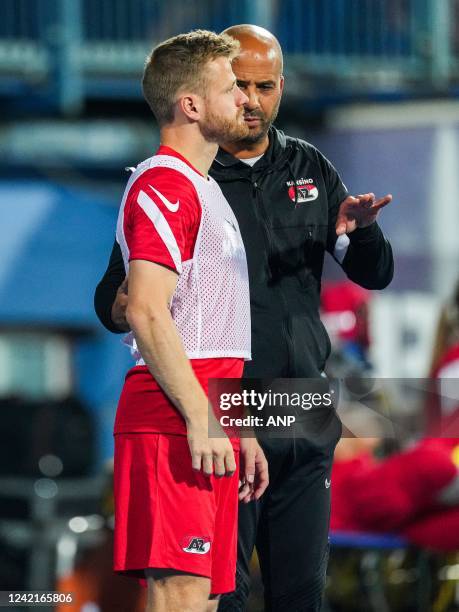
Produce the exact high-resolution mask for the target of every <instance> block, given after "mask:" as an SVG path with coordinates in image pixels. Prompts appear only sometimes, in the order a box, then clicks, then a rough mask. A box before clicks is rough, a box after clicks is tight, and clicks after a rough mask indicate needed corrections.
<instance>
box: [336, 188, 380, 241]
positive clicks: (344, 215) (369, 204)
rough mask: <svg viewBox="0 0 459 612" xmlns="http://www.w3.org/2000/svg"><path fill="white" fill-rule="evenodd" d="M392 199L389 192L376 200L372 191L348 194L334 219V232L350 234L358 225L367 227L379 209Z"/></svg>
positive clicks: (374, 219)
mask: <svg viewBox="0 0 459 612" xmlns="http://www.w3.org/2000/svg"><path fill="white" fill-rule="evenodd" d="M391 201H392V196H391V195H390V194H388V195H386V196H384V197H383V198H380V199H379V200H376V196H375V194H374V193H364V194H362V195H359V196H357V197H354V196H348V197H347V198H346V199H345V200H343V202H341V204H340V207H339V211H338V218H337V220H336V234H337V235H338V236H341V235H342V234H350V233H351V232H353V231H354V230H355V229H357V228H358V227H368V226H369V225H371V224H372V223H373V222H374V221H376V217H377V216H378V213H379V211H380V210H381V208H384V206H387V205H388V204H389V202H391Z"/></svg>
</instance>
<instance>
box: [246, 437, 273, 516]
mask: <svg viewBox="0 0 459 612" xmlns="http://www.w3.org/2000/svg"><path fill="white" fill-rule="evenodd" d="M240 443H241V450H240V454H241V466H240V470H239V474H240V476H239V478H240V482H241V484H240V487H239V501H243V502H245V503H246V504H247V503H248V502H250V501H253V500H255V499H260V497H261V496H262V495H263V493H264V492H265V490H266V487H267V486H268V484H269V476H268V462H267V461H266V457H265V454H264V452H263V451H262V449H261V446H260V445H259V444H258V442H257V440H256V438H255V437H253V438H241V439H240Z"/></svg>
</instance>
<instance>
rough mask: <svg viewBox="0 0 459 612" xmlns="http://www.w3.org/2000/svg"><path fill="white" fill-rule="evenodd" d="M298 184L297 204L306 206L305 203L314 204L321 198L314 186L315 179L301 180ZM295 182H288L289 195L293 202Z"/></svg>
mask: <svg viewBox="0 0 459 612" xmlns="http://www.w3.org/2000/svg"><path fill="white" fill-rule="evenodd" d="M295 183H296V202H297V204H304V203H305V202H312V201H313V200H317V198H318V197H319V190H318V189H317V187H316V186H315V185H314V179H311V178H308V179H304V178H300V179H298V180H297V181H295ZM295 183H294V182H293V181H287V187H288V195H289V196H290V199H291V200H292V202H295V187H294V184H295Z"/></svg>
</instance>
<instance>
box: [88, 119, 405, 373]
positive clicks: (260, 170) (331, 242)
mask: <svg viewBox="0 0 459 612" xmlns="http://www.w3.org/2000/svg"><path fill="white" fill-rule="evenodd" d="M269 141H270V145H269V148H268V150H267V151H266V153H265V154H264V155H263V157H262V158H261V159H260V160H258V162H257V163H256V164H255V165H254V166H253V167H250V166H248V165H247V164H245V163H243V162H241V161H239V160H238V159H236V158H235V157H233V156H232V155H230V154H228V153H226V152H225V151H223V150H221V149H220V150H219V152H218V154H217V157H216V159H215V161H214V163H213V164H212V168H211V170H210V174H211V175H212V176H213V177H214V178H215V180H216V181H217V182H218V183H219V185H220V187H221V189H222V191H223V193H224V194H225V197H226V198H227V200H228V202H229V203H230V205H231V208H232V209H233V210H234V213H235V215H236V217H237V219H238V222H239V227H240V230H241V234H242V238H243V240H244V244H245V249H246V253H247V263H248V268H249V279H250V295H251V309H252V361H251V362H247V364H246V367H245V370H244V375H245V376H249V377H260V378H261V377H264V378H267V377H269V378H270V377H285V378H288V377H305V378H306V377H317V376H319V375H320V372H321V371H322V370H323V369H324V366H325V361H326V359H327V357H328V355H329V352H330V340H329V338H328V335H327V333H326V331H325V328H324V326H323V325H322V323H321V321H320V318H319V299H320V285H321V276H322V268H323V261H324V254H325V250H328V251H329V252H330V253H331V254H332V255H333V251H334V247H335V242H336V232H335V223H336V216H337V212H338V208H339V205H340V203H341V202H342V201H343V200H344V199H345V198H346V196H347V191H346V188H345V186H344V185H343V183H342V182H341V179H340V178H339V176H338V174H337V172H336V170H335V169H334V168H333V166H332V165H331V164H330V162H329V161H328V160H327V159H326V158H325V157H324V156H323V155H322V154H321V153H320V152H319V151H318V150H317V149H316V148H315V147H313V146H312V145H310V144H309V143H307V142H305V141H303V140H299V139H296V138H290V137H288V136H285V135H284V134H283V133H282V132H281V131H279V130H276V129H275V128H271V130H270V133H269ZM349 239H350V245H349V247H348V250H347V253H346V256H345V258H344V261H343V263H342V267H343V269H344V271H345V272H346V274H347V276H348V277H349V278H350V279H351V280H353V281H355V282H356V283H358V284H359V285H361V286H362V287H366V288H367V289H383V288H384V287H386V286H387V285H388V284H389V283H390V281H391V280H392V276H393V268H394V263H393V256H392V249H391V247H390V244H389V242H388V241H387V240H386V239H385V238H384V236H383V234H382V232H381V230H380V228H379V226H378V225H377V223H373V224H372V225H371V226H369V227H367V228H362V229H357V230H355V231H354V232H352V233H351V234H350V235H349ZM124 276H125V271H124V265H123V260H122V257H121V251H120V248H119V246H118V245H117V243H116V242H115V244H114V247H113V251H112V254H111V257H110V262H109V265H108V268H107V271H106V272H105V275H104V277H103V278H102V280H101V282H100V283H99V285H98V287H97V289H96V293H95V309H96V312H97V315H98V316H99V318H100V320H101V322H102V323H103V324H104V325H105V327H106V328H107V329H109V330H111V331H114V332H117V331H119V330H118V329H117V328H115V327H114V325H113V323H112V321H111V318H110V311H111V305H112V303H113V301H114V299H115V294H116V290H117V288H118V286H119V285H120V284H121V282H122V281H123V279H124Z"/></svg>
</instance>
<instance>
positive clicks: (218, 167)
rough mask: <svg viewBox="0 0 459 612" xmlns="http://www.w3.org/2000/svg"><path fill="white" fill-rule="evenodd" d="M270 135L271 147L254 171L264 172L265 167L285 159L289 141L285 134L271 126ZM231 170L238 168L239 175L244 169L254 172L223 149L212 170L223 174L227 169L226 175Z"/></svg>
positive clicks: (219, 150)
mask: <svg viewBox="0 0 459 612" xmlns="http://www.w3.org/2000/svg"><path fill="white" fill-rule="evenodd" d="M268 135H269V146H268V148H267V150H266V152H265V153H264V155H263V157H262V158H261V159H259V160H258V161H257V163H256V164H255V165H254V166H253V169H256V170H262V169H264V168H265V167H267V166H270V165H271V164H273V163H275V162H277V161H279V158H281V157H283V156H284V154H285V153H286V148H287V139H286V138H285V134H284V133H283V132H281V131H280V130H278V129H276V128H275V127H274V126H271V127H270V128H269V132H268ZM229 168H234V170H236V168H237V170H238V174H240V172H241V170H242V169H244V170H246V171H251V170H252V168H251V167H250V166H248V165H247V164H244V162H242V161H241V160H239V159H237V157H234V156H233V155H231V153H227V152H226V151H224V150H223V149H222V148H219V149H218V152H217V156H216V158H215V160H214V162H213V164H212V170H213V171H215V172H217V173H219V171H220V172H221V171H222V170H223V169H226V170H225V173H228V171H229V170H228V169H229Z"/></svg>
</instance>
